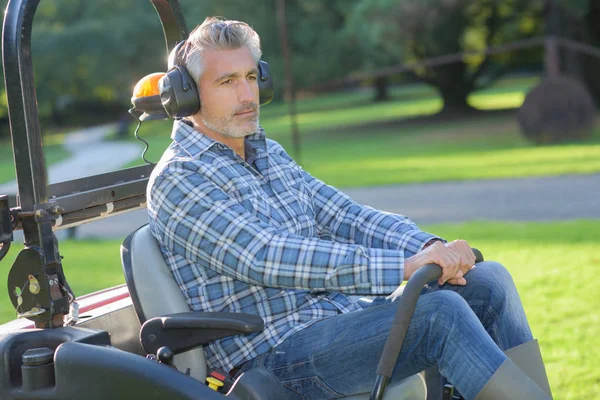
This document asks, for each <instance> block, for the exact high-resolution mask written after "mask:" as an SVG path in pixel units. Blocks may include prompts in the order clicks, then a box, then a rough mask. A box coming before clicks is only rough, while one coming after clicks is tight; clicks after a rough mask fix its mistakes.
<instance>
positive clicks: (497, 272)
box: [465, 261, 515, 291]
mask: <svg viewBox="0 0 600 400" xmlns="http://www.w3.org/2000/svg"><path fill="white" fill-rule="evenodd" d="M469 275H470V276H469ZM465 278H466V279H467V282H468V283H469V282H471V283H473V284H477V285H481V286H485V287H488V288H490V289H501V291H502V290H504V291H506V290H509V291H510V290H512V289H513V288H514V285H515V283H514V281H513V278H512V276H511V274H510V272H508V270H507V269H506V267H504V265H502V264H500V263H499V262H496V261H484V262H481V263H478V264H477V265H476V266H475V268H474V269H472V270H471V271H470V272H469V273H468V274H467V276H466V277H465ZM468 283H467V284H468Z"/></svg>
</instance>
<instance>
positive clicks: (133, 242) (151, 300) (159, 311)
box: [121, 225, 207, 382]
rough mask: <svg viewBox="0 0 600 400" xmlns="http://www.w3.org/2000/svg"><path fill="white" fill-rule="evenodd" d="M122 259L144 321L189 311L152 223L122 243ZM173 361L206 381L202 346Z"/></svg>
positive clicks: (133, 295)
mask: <svg viewBox="0 0 600 400" xmlns="http://www.w3.org/2000/svg"><path fill="white" fill-rule="evenodd" d="M121 261H122V263H123V272H124V273H125V281H126V283H127V287H128V288H129V293H130V295H131V300H132V302H133V307H134V309H135V312H136V314H137V316H138V318H139V320H140V323H141V324H143V323H144V322H146V321H147V320H148V319H150V318H154V317H159V316H161V315H167V314H174V313H180V312H189V311H190V309H189V306H188V304H187V302H186V300H185V297H184V296H183V293H182V292H181V289H180V288H179V285H178V284H177V282H175V279H174V278H173V275H172V274H171V270H170V269H169V267H168V266H167V263H166V262H165V259H164V257H163V255H162V253H161V251H160V247H159V244H158V242H157V241H156V239H155V238H154V236H152V232H151V231H150V227H149V226H148V225H144V226H142V227H140V228H139V229H137V230H136V231H135V232H133V233H132V234H130V235H129V236H128V237H127V238H126V239H125V241H124V242H123V244H122V245H121ZM173 363H174V364H175V366H176V367H177V368H178V369H179V370H180V371H183V372H185V371H186V370H187V368H190V375H191V376H193V377H194V378H196V379H198V380H200V381H201V382H204V380H205V379H206V370H207V369H206V359H205V357H204V351H203V349H202V347H197V348H195V349H192V350H189V351H187V352H185V353H181V354H178V355H176V356H175V358H174V361H173Z"/></svg>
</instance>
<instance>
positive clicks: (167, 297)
mask: <svg viewBox="0 0 600 400" xmlns="http://www.w3.org/2000/svg"><path fill="white" fill-rule="evenodd" d="M121 260H122V262H123V270H124V273H125V280H126V282H127V286H128V288H129V293H130V295H131V300H132V302H133V306H134V309H135V311H136V313H137V316H138V318H139V320H140V323H141V324H142V325H143V324H144V322H146V321H147V320H149V319H151V318H154V317H159V316H164V315H168V314H175V313H183V312H189V311H190V309H189V307H188V305H187V302H186V300H185V298H184V296H183V293H182V292H181V290H180V289H179V286H178V285H177V283H176V282H175V279H174V278H173V275H172V274H171V271H170V269H169V267H168V266H167V263H166V262H165V260H164V258H163V256H162V253H161V251H160V247H159V244H158V242H157V241H156V239H155V238H154V236H153V235H152V233H151V231H150V227H149V226H148V225H144V226H142V227H140V228H139V229H137V230H136V231H134V232H133V233H131V234H130V235H129V236H128V237H127V238H126V239H125V241H124V242H123V244H122V246H121ZM357 362H360V360H357ZM173 364H174V365H175V366H176V367H177V368H178V369H179V370H180V371H186V370H187V369H188V368H189V369H190V376H192V377H193V378H195V379H198V380H200V381H201V382H204V381H205V379H206V375H207V365H206V359H205V356H204V351H203V349H202V346H199V347H196V348H194V349H192V350H189V351H187V352H184V353H181V354H177V355H175V357H174V359H173ZM368 398H369V393H364V394H359V395H352V396H349V397H344V399H346V400H366V399H368ZM426 398H427V386H426V384H425V379H424V377H423V375H422V374H416V375H413V376H411V377H408V378H406V379H404V380H402V381H400V382H394V383H390V385H388V387H387V390H386V392H385V395H384V400H392V399H395V400H409V399H410V400H425V399H426Z"/></svg>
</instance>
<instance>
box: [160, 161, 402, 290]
mask: <svg viewBox="0 0 600 400" xmlns="http://www.w3.org/2000/svg"><path fill="white" fill-rule="evenodd" d="M185 164H186V163H180V165H177V166H175V167H171V166H170V167H167V169H166V170H165V171H163V172H162V174H160V175H159V176H158V177H156V179H155V181H154V182H153V185H152V188H151V189H150V190H149V198H150V200H149V211H150V212H151V214H153V216H152V218H151V220H152V221H153V224H154V225H155V226H154V228H155V229H154V230H155V231H158V232H155V233H158V236H159V238H158V239H159V241H160V242H161V243H162V244H163V245H164V246H166V247H167V248H169V249H170V250H171V251H172V252H174V253H176V254H177V255H179V256H182V257H185V258H186V259H188V260H190V261H192V262H194V263H195V264H196V265H198V266H200V267H203V268H209V269H212V270H213V271H215V272H217V273H219V274H223V275H227V276H230V277H232V278H234V279H237V280H240V281H244V282H247V283H251V284H254V285H261V286H268V287H280V288H293V289H305V290H336V291H340V292H345V293H356V294H389V293H391V292H392V291H394V290H395V289H396V287H397V286H398V285H399V284H400V283H401V282H402V280H403V277H404V253H403V252H402V251H398V250H392V249H372V248H366V247H364V246H359V245H356V244H344V243H335V242H331V241H328V240H320V239H316V238H306V237H302V236H297V235H293V234H290V233H287V232H281V231H278V230H276V229H275V228H273V227H271V226H269V225H267V224H265V223H263V222H262V221H260V220H259V219H258V218H256V217H254V216H253V215H252V214H250V213H249V212H247V211H246V209H245V208H244V207H242V206H241V205H240V204H239V203H237V202H236V201H235V200H232V199H231V198H230V197H229V196H228V195H227V193H225V192H224V191H223V190H221V189H220V188H219V187H218V186H217V185H215V184H214V183H213V182H211V181H210V180H208V179H206V178H205V177H204V176H203V175H202V174H201V173H199V172H198V171H190V170H186V168H185ZM171 170H173V171H176V172H170V171H171ZM375 266H376V267H375ZM188 272H189V273H193V271H188Z"/></svg>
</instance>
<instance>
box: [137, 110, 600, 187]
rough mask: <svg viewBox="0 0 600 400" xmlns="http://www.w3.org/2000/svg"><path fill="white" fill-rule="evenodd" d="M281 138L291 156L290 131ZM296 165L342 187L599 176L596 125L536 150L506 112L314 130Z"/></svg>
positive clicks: (156, 154)
mask: <svg viewBox="0 0 600 400" xmlns="http://www.w3.org/2000/svg"><path fill="white" fill-rule="evenodd" d="M158 124H159V125H150V126H149V127H148V128H147V131H144V130H143V129H145V128H143V129H142V131H141V135H142V137H148V138H149V140H150V142H151V146H150V150H149V153H148V158H149V159H151V160H155V161H157V160H158V159H160V156H161V155H162V152H163V151H164V149H165V148H166V147H167V146H168V144H169V143H170V142H171V140H170V138H169V134H170V131H171V123H170V122H158ZM159 131H160V132H161V134H160V135H159V134H157V133H156V132H159ZM270 132H271V131H269V130H267V135H268V136H271V135H270ZM278 141H279V142H280V143H281V144H282V145H283V146H284V148H286V150H287V151H288V153H290V155H292V157H294V156H295V155H294V151H293V150H294V149H293V147H292V141H291V137H290V136H289V135H288V136H283V137H281V138H280V139H279V140H278ZM136 164H139V163H137V162H136V163H134V165H136ZM300 164H301V165H302V167H303V168H304V169H305V170H307V171H308V172H310V173H311V174H312V175H313V176H315V177H317V178H319V179H321V180H323V181H325V182H326V183H328V184H331V185H334V186H339V187H362V186H376V185H390V184H401V183H413V182H438V181H452V180H473V179H495V178H520V177H531V176H555V175H565V174H586V173H597V172H600V130H597V131H596V132H595V136H594V137H593V138H592V140H590V141H588V142H587V143H582V144H565V145H554V146H539V147H536V146H533V145H532V144H530V143H528V142H527V141H526V140H525V139H524V138H523V136H522V135H521V133H520V132H519V127H518V124H517V121H516V118H515V116H514V115H513V114H510V113H509V114H503V115H483V116H481V117H476V118H471V119H466V120H458V121H449V122H445V123H439V122H433V121H432V122H423V123H418V124H415V125H409V126H401V127H399V128H396V127H389V126H379V127H368V126H366V127H364V128H360V129H353V130H348V129H343V128H340V129H339V130H335V131H325V132H319V131H316V130H314V131H308V132H305V133H303V134H302V148H301V159H300Z"/></svg>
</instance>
